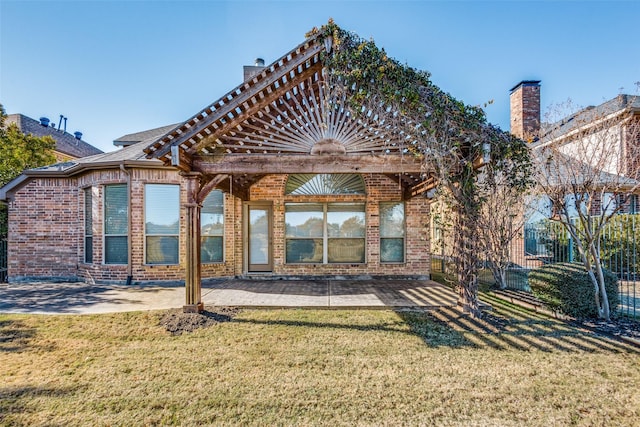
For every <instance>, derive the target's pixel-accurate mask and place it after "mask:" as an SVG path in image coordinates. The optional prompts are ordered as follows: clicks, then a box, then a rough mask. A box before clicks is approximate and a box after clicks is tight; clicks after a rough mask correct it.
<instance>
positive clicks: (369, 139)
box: [145, 33, 423, 194]
mask: <svg viewBox="0 0 640 427" xmlns="http://www.w3.org/2000/svg"><path fill="white" fill-rule="evenodd" d="M332 43H333V40H332V38H331V37H329V38H328V39H322V38H321V36H320V33H316V34H314V35H312V36H311V37H309V38H307V39H306V40H305V41H304V42H303V43H301V44H300V45H298V46H296V47H295V48H294V49H292V50H291V51H290V52H288V53H286V54H285V55H283V56H282V57H281V58H279V59H277V60H276V61H275V62H273V63H272V64H270V65H267V66H266V67H264V68H262V69H257V70H256V71H257V72H256V73H255V74H252V75H250V76H248V78H247V80H245V81H244V82H243V83H241V84H240V85H238V86H237V87H235V88H234V89H232V90H231V91H229V92H228V93H227V94H225V95H224V96H222V97H221V98H220V99H218V100H217V101H215V102H213V103H212V104H210V105H208V106H207V107H205V108H204V109H202V110H201V111H200V112H198V113H197V114H195V115H194V116H192V117H191V118H189V119H188V120H186V121H185V122H184V123H182V124H180V125H178V126H177V127H174V128H173V129H171V130H170V131H169V132H167V133H166V134H165V135H163V136H161V137H159V138H157V139H156V140H155V141H152V142H151V143H150V144H149V145H148V147H147V148H146V149H145V152H146V153H147V155H148V157H149V158H155V159H160V160H162V162H163V163H164V164H165V165H172V166H176V167H178V168H179V169H181V170H183V171H186V172H190V171H197V172H201V173H203V174H204V175H207V176H213V175H220V176H222V175H228V176H230V177H231V179H232V180H233V188H234V189H238V190H240V191H247V189H248V187H249V186H250V185H251V183H253V182H255V181H256V180H257V179H259V178H260V177H261V176H264V175H265V174H270V173H354V172H358V173H382V174H386V175H387V176H389V177H390V178H392V179H394V180H396V181H400V182H401V184H402V186H403V188H404V189H405V191H406V192H407V194H414V191H413V190H414V189H415V186H416V185H417V184H419V183H421V182H422V181H423V177H422V172H423V167H422V164H421V161H420V160H419V159H418V158H416V157H415V156H413V155H406V154H407V149H406V147H407V144H408V142H409V141H408V137H407V135H405V134H403V133H402V132H400V131H397V130H396V129H397V128H394V127H393V126H392V125H391V123H390V122H391V120H385V119H387V118H390V117H391V116H393V114H394V112H393V111H390V112H389V111H388V114H387V116H385V117H379V116H378V114H375V113H373V112H372V111H371V110H363V111H362V114H359V115H358V117H355V115H353V114H352V113H351V108H352V105H350V104H349V101H348V100H347V98H346V95H345V94H344V93H345V90H344V87H342V86H340V85H341V84H342V83H340V82H337V81H336V80H333V81H332V83H329V82H328V80H329V79H328V76H327V74H325V73H326V70H324V69H323V62H322V55H323V54H324V53H325V52H330V51H331V49H332ZM363 108H364V107H363ZM420 191H422V189H421V190H420Z"/></svg>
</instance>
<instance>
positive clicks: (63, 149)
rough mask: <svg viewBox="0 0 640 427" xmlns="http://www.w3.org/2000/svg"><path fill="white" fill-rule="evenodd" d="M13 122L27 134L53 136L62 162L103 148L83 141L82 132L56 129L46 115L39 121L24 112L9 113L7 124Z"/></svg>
mask: <svg viewBox="0 0 640 427" xmlns="http://www.w3.org/2000/svg"><path fill="white" fill-rule="evenodd" d="M11 123H15V125H16V126H17V127H18V130H20V132H22V133H23V134H25V135H29V134H31V135H33V136H36V137H43V136H50V137H51V138H53V140H54V141H55V142H56V146H55V149H54V156H55V157H56V160H58V161H60V162H63V161H67V160H72V159H79V158H81V157H87V156H93V155H95V154H100V153H102V151H101V150H99V149H97V148H96V147H94V146H93V145H91V144H89V143H87V142H85V141H83V140H82V133H81V132H74V134H73V135H71V134H70V133H68V132H66V131H65V130H64V129H56V128H55V127H54V124H53V123H51V122H50V120H49V119H48V118H46V117H41V118H40V121H37V120H34V119H32V118H31V117H27V116H25V115H24V114H9V115H7V117H6V119H5V126H9V125H10V124H11Z"/></svg>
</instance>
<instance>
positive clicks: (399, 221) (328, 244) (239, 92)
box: [0, 37, 430, 305]
mask: <svg viewBox="0 0 640 427" xmlns="http://www.w3.org/2000/svg"><path fill="white" fill-rule="evenodd" d="M325 48H326V44H325V43H322V42H320V41H318V40H316V39H315V38H314V37H311V38H310V39H307V40H306V41H305V42H304V43H303V44H301V45H300V46H297V47H296V48H295V49H293V50H292V51H290V52H288V53H287V54H286V55H284V56H283V57H282V58H280V59H278V60H277V61H275V62H274V63H273V64H271V65H268V66H266V67H265V66H263V65H262V64H261V63H260V62H258V63H257V64H256V66H251V67H246V68H245V81H244V82H243V83H241V84H240V85H239V86H238V87H236V88H234V89H232V90H231V91H230V92H229V93H227V94H225V95H224V96H223V97H221V98H220V99H219V100H217V101H215V102H214V103H212V104H211V105H209V106H207V107H206V108H204V109H203V110H202V111H200V112H198V113H197V114H195V115H194V116H193V117H192V118H190V119H188V120H187V121H185V122H183V123H179V124H177V125H170V126H166V127H162V128H158V129H153V130H149V131H144V132H140V133H136V134H130V135H126V136H123V137H120V138H118V139H116V140H115V141H114V143H115V145H118V146H122V147H123V148H122V149H120V150H118V151H115V152H111V153H105V154H97V155H92V156H89V157H84V158H81V159H78V160H72V161H65V162H61V163H58V164H55V165H51V166H48V167H43V168H37V169H33V170H29V171H26V172H25V173H24V175H23V177H24V178H23V179H22V180H21V181H19V182H17V183H15V184H14V185H8V186H6V187H4V188H3V189H2V190H0V199H4V200H7V201H9V248H10V249H9V266H8V269H9V281H12V282H15V281H25V280H31V279H48V280H82V281H87V282H114V283H138V282H182V281H185V282H186V284H187V297H188V298H187V300H188V301H187V303H188V304H187V305H197V304H199V297H198V296H194V297H193V298H194V299H192V300H190V299H189V298H191V297H190V296H189V295H190V291H189V289H190V288H189V286H192V285H193V284H194V283H196V284H198V286H199V283H200V280H201V279H207V278H218V277H235V276H243V277H251V276H257V277H269V276H271V277H283V278H292V277H309V276H324V277H334V278H335V277H365V278H366V277H376V276H385V277H402V278H424V277H428V276H429V274H430V256H429V206H430V202H429V199H428V198H426V197H424V192H426V191H427V190H429V189H430V187H429V186H428V185H424V182H423V180H422V177H421V171H422V164H421V162H420V160H417V159H415V158H414V157H413V156H407V155H404V153H403V151H402V148H401V146H402V136H401V135H396V134H394V133H393V129H389V128H388V127H385V126H382V125H381V124H380V123H377V122H376V120H378V119H377V118H375V117H372V118H370V121H369V122H367V120H366V119H364V120H362V119H360V120H356V119H354V118H353V117H351V116H350V115H349V114H348V113H347V112H346V110H345V109H339V108H334V107H333V106H335V100H332V99H330V97H331V94H330V93H326V92H325V91H324V90H323V86H322V84H323V82H322V64H321V62H320V55H321V52H322V51H323V49H325ZM223 154H224V155H223ZM194 292H196V293H197V292H199V290H196V291H194ZM189 301H191V302H189Z"/></svg>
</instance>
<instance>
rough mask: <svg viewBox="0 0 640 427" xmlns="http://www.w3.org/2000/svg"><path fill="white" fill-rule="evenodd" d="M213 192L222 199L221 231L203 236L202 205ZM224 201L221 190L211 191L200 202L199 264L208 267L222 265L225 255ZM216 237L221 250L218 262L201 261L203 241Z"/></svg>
mask: <svg viewBox="0 0 640 427" xmlns="http://www.w3.org/2000/svg"><path fill="white" fill-rule="evenodd" d="M214 192H218V193H220V195H221V197H222V206H221V207H222V231H221V233H220V234H204V233H203V229H202V227H203V226H202V215H203V213H204V204H205V202H206V201H207V199H208V198H209V197H210V196H211V195H212V194H214ZM225 201H226V200H225V194H224V192H223V191H222V190H212V191H211V192H210V193H209V194H207V197H205V199H204V201H203V202H202V208H201V210H200V221H201V224H200V263H201V264H207V265H209V264H222V263H224V260H225V255H226V252H225V241H226V238H225V234H226V233H225V225H226V218H225V205H226V203H225ZM216 237H219V238H220V239H221V248H220V249H221V251H220V252H221V254H222V256H221V258H220V260H219V261H218V260H214V261H203V259H202V254H203V253H204V242H205V239H209V238H216Z"/></svg>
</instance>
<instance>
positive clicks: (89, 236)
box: [82, 187, 93, 264]
mask: <svg viewBox="0 0 640 427" xmlns="http://www.w3.org/2000/svg"><path fill="white" fill-rule="evenodd" d="M83 194H84V235H83V239H82V240H83V256H82V259H83V262H84V264H93V187H87V188H83ZM87 248H89V250H88V251H87Z"/></svg>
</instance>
